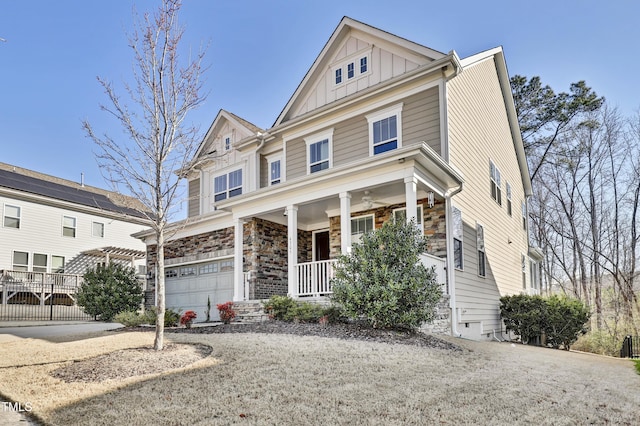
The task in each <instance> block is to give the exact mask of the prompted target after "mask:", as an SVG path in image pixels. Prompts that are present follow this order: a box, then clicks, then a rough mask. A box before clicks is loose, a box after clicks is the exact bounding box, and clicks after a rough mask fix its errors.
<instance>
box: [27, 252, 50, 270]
mask: <svg viewBox="0 0 640 426" xmlns="http://www.w3.org/2000/svg"><path fill="white" fill-rule="evenodd" d="M36 256H44V266H43V265H36ZM31 262H32V263H31V270H32V271H33V272H45V273H46V272H49V255H48V254H45V253H33V255H32V260H31ZM36 268H39V269H40V270H36ZM42 269H44V270H42Z"/></svg>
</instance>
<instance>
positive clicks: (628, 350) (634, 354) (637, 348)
mask: <svg viewBox="0 0 640 426" xmlns="http://www.w3.org/2000/svg"><path fill="white" fill-rule="evenodd" d="M620 358H640V336H626V337H625V338H624V341H623V342H622V348H621V349H620Z"/></svg>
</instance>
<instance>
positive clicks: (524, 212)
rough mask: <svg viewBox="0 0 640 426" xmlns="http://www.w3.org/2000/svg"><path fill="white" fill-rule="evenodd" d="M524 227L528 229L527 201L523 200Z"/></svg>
mask: <svg viewBox="0 0 640 426" xmlns="http://www.w3.org/2000/svg"><path fill="white" fill-rule="evenodd" d="M522 229H524V230H525V231H526V230H527V203H526V201H523V202H522Z"/></svg>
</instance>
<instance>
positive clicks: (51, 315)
mask: <svg viewBox="0 0 640 426" xmlns="http://www.w3.org/2000/svg"><path fill="white" fill-rule="evenodd" d="M49 304H50V305H51V309H49V321H53V281H51V296H49Z"/></svg>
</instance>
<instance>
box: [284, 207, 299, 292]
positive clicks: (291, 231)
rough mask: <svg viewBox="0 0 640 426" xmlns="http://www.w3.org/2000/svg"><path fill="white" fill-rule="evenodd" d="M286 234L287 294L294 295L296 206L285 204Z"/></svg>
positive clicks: (296, 261)
mask: <svg viewBox="0 0 640 426" xmlns="http://www.w3.org/2000/svg"><path fill="white" fill-rule="evenodd" d="M286 211H287V235H288V241H289V243H288V244H287V246H288V259H287V265H288V274H287V276H288V278H287V281H288V284H289V289H288V294H289V296H291V297H295V296H297V294H298V276H297V274H296V265H297V264H298V206H296V205H290V206H287V209H286Z"/></svg>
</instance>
